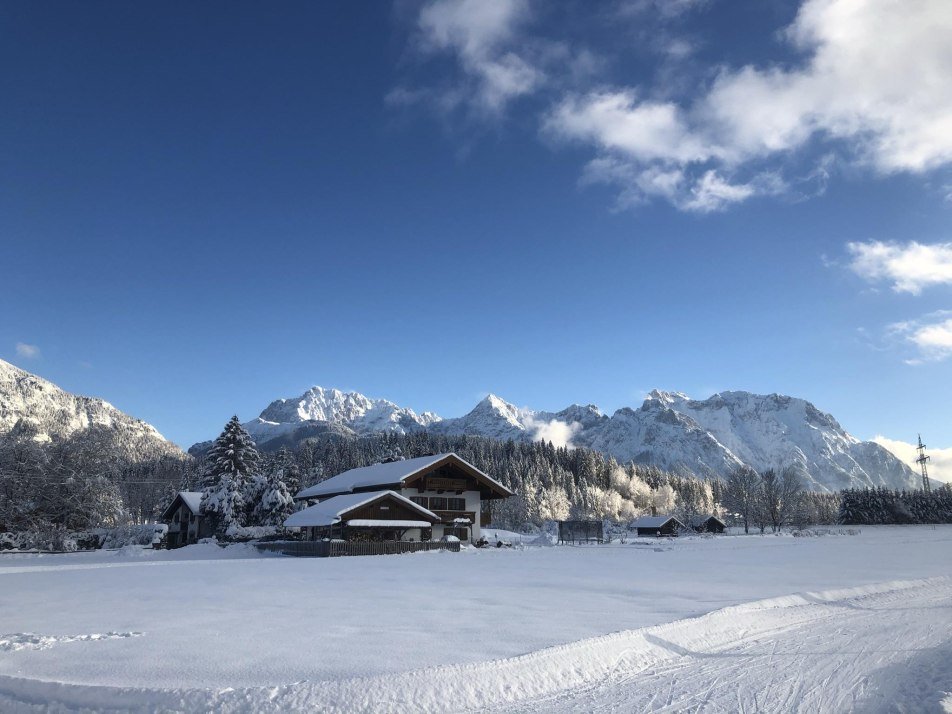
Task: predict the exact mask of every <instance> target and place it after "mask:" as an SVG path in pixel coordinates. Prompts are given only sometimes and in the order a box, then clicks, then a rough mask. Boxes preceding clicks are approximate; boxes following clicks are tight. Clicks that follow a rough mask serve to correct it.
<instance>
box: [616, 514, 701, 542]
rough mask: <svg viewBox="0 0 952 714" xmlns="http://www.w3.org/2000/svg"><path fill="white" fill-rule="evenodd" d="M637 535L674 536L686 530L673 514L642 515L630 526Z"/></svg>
mask: <svg viewBox="0 0 952 714" xmlns="http://www.w3.org/2000/svg"><path fill="white" fill-rule="evenodd" d="M628 527H629V528H630V529H633V530H635V531H637V532H638V535H639V536H655V537H660V536H676V535H678V533H679V532H681V531H683V530H686V529H687V526H685V525H684V524H683V523H682V522H681V521H679V520H678V519H677V518H675V517H674V516H642V517H641V518H639V519H637V520H635V521H633V522H632V523H631V525H630V526H628Z"/></svg>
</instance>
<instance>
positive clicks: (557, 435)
mask: <svg viewBox="0 0 952 714" xmlns="http://www.w3.org/2000/svg"><path fill="white" fill-rule="evenodd" d="M524 423H525V426H526V428H527V429H530V430H531V431H532V438H533V440H534V441H551V442H552V445H553V446H557V447H560V446H565V447H568V448H570V449H571V448H573V447H574V445H573V444H572V438H573V437H574V436H575V435H576V434H577V433H578V431H579V429H581V428H582V425H581V424H579V423H578V422H575V421H573V422H571V423H569V422H565V421H561V420H559V419H552V420H550V421H536V420H535V419H533V418H532V417H528V418H526V419H525V422H524Z"/></svg>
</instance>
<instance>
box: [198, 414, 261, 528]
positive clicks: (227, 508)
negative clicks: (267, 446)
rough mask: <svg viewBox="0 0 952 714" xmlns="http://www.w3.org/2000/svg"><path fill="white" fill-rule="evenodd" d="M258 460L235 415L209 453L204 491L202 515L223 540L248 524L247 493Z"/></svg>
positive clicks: (249, 437) (254, 449)
mask: <svg viewBox="0 0 952 714" xmlns="http://www.w3.org/2000/svg"><path fill="white" fill-rule="evenodd" d="M258 458H259V457H258V450H257V449H256V448H255V442H254V441H252V439H251V436H250V435H249V434H248V432H247V431H245V430H244V428H243V427H242V426H241V423H240V422H239V421H238V417H237V416H233V417H232V418H231V419H230V420H229V421H228V423H227V424H226V425H225V429H224V431H222V433H221V434H220V435H219V437H218V438H217V439H215V443H214V444H213V445H212V448H211V449H210V450H209V451H208V457H207V459H208V470H207V471H206V472H205V477H204V484H205V488H204V489H203V491H202V512H203V513H206V514H208V515H210V516H211V517H212V518H213V519H214V521H215V533H216V534H217V535H218V536H220V537H225V538H227V537H228V536H229V532H230V531H233V530H234V529H235V528H240V527H241V526H243V525H245V523H246V516H247V510H248V508H247V503H246V501H245V492H246V490H247V487H248V484H249V483H250V482H251V481H252V479H253V478H254V477H255V475H256V474H257V469H258Z"/></svg>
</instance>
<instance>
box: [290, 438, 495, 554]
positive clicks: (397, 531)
mask: <svg viewBox="0 0 952 714" xmlns="http://www.w3.org/2000/svg"><path fill="white" fill-rule="evenodd" d="M511 495H513V493H512V491H510V490H509V489H508V488H506V487H505V486H503V485H502V484H501V483H499V482H498V481H496V480H495V479H493V478H492V477H490V476H488V475H487V474H485V473H483V472H482V471H480V470H479V469H477V468H476V467H475V466H473V465H472V464H470V463H469V462H467V461H465V460H463V459H462V458H460V457H459V456H457V455H456V454H452V453H450V454H436V455H432V456H421V457H419V458H415V459H407V460H405V461H389V462H385V463H380V464H374V465H372V466H364V467H362V468H358V469H351V470H350V471H345V472H344V473H342V474H338V475H337V476H333V477H331V478H329V479H327V480H326V481H321V482H320V483H318V484H315V485H313V486H310V487H308V488H305V489H304V490H303V491H301V492H300V493H298V494H297V496H295V500H297V501H304V502H305V503H307V504H309V506H308V507H307V508H305V509H303V510H301V511H298V512H297V513H294V514H292V515H291V516H290V517H289V518H288V519H287V520H286V521H285V522H284V525H285V526H287V527H297V528H302V529H304V531H305V534H306V538H307V539H308V540H323V539H325V538H329V539H341V540H349V541H418V542H419V541H428V540H439V539H441V538H443V537H444V536H455V537H457V538H459V539H460V540H461V541H463V542H467V541H469V542H473V541H477V540H479V539H480V537H481V530H480V529H481V527H482V526H486V525H489V523H490V513H489V508H488V506H489V503H490V502H491V501H493V500H497V499H502V498H508V497H509V496H511Z"/></svg>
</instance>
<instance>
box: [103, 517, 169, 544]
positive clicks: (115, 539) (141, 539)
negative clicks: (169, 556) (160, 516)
mask: <svg viewBox="0 0 952 714" xmlns="http://www.w3.org/2000/svg"><path fill="white" fill-rule="evenodd" d="M167 530H168V526H167V525H165V524H164V523H147V524H145V525H129V526H118V527H116V528H100V529H97V531H96V532H97V533H98V534H99V535H100V536H101V538H102V543H101V545H100V547H101V548H123V547H125V546H127V545H152V543H153V541H154V539H155V537H156V536H157V535H160V534H161V535H164V534H165V532H166V531H167Z"/></svg>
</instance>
